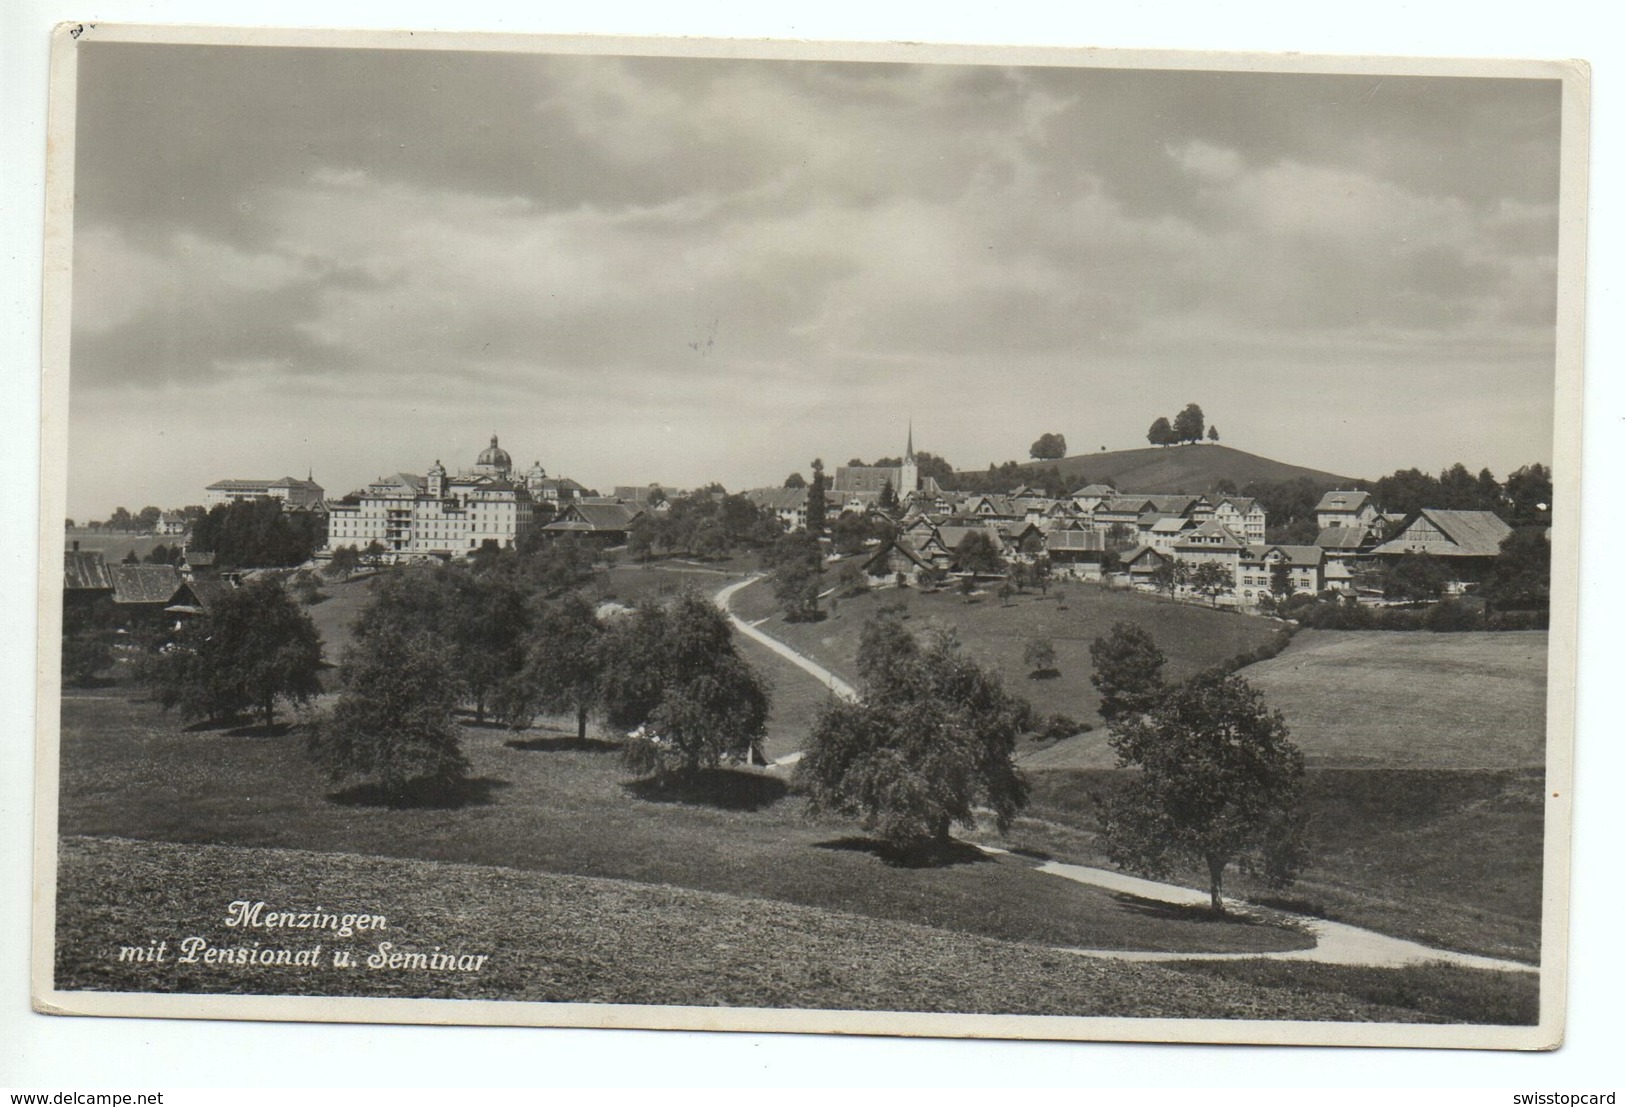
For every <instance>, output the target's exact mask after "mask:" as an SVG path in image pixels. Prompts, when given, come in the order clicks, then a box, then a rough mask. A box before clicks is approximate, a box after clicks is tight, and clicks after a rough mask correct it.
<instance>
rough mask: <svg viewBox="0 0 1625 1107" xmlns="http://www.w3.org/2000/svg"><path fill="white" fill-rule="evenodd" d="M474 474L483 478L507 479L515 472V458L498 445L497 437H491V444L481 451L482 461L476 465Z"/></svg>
mask: <svg viewBox="0 0 1625 1107" xmlns="http://www.w3.org/2000/svg"><path fill="white" fill-rule="evenodd" d="M474 472H476V473H478V474H479V475H480V476H482V477H506V476H507V475H508V474H509V473H511V472H513V458H511V457H509V456H508V451H507V450H504V449H503V448H502V447H501V446H498V445H497V436H496V435H494V434H493V435H492V436H491V444H490V445H489V446H487V447H486V448H485V449H483V450H481V451H480V459H479V460H478V461H476V462H475V463H474Z"/></svg>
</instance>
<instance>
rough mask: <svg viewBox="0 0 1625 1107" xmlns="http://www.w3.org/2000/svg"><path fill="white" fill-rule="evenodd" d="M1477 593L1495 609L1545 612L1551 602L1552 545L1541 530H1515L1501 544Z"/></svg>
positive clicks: (1532, 528)
mask: <svg viewBox="0 0 1625 1107" xmlns="http://www.w3.org/2000/svg"><path fill="white" fill-rule="evenodd" d="M1480 591H1481V592H1482V593H1483V594H1484V597H1485V599H1487V600H1488V601H1489V602H1490V603H1493V604H1494V605H1495V606H1496V607H1499V608H1502V609H1506V610H1517V611H1544V610H1546V609H1547V608H1548V607H1550V606H1551V602H1552V543H1551V539H1549V538H1547V537H1546V530H1545V528H1544V527H1527V528H1524V529H1523V530H1515V531H1513V532H1512V533H1511V534H1509V535H1507V536H1506V538H1504V539H1503V540H1502V541H1501V552H1500V554H1499V555H1498V556H1497V557H1496V559H1495V561H1494V562H1493V563H1492V564H1491V565H1490V571H1489V575H1488V577H1487V578H1486V579H1485V581H1484V583H1483V585H1482V586H1481V588H1480Z"/></svg>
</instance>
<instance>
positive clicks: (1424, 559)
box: [1382, 553, 1450, 603]
mask: <svg viewBox="0 0 1625 1107" xmlns="http://www.w3.org/2000/svg"><path fill="white" fill-rule="evenodd" d="M1449 580H1450V570H1449V569H1447V568H1446V567H1445V564H1444V562H1442V561H1440V560H1439V559H1438V558H1437V557H1434V556H1433V555H1432V554H1430V553H1402V554H1400V555H1399V556H1398V557H1397V558H1394V559H1393V560H1391V561H1389V562H1388V563H1387V564H1386V565H1385V566H1384V567H1383V574H1382V594H1383V596H1385V597H1386V598H1388V599H1390V600H1402V601H1404V602H1406V603H1423V602H1425V601H1427V600H1436V599H1438V598H1439V597H1440V596H1442V595H1444V586H1445V585H1446V584H1447V583H1448V582H1449Z"/></svg>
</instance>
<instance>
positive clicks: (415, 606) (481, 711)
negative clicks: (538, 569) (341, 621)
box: [355, 565, 528, 722]
mask: <svg viewBox="0 0 1625 1107" xmlns="http://www.w3.org/2000/svg"><path fill="white" fill-rule="evenodd" d="M527 591H528V589H527V586H526V583H525V582H524V580H523V579H522V578H521V577H520V576H518V575H517V573H509V572H496V571H492V572H483V573H479V572H475V571H473V569H472V567H469V566H459V565H436V566H432V567H423V568H413V569H408V570H402V571H397V572H395V573H391V574H389V575H388V576H386V577H383V578H381V579H380V580H379V582H378V584H377V586H376V587H375V589H374V592H373V599H372V602H371V603H370V604H368V605H367V608H366V610H364V611H363V612H362V613H361V617H360V618H359V619H357V620H356V626H355V633H356V636H357V637H358V638H366V637H368V636H370V635H372V634H375V633H378V632H379V631H380V630H381V629H383V628H386V627H390V626H393V627H396V628H398V629H400V630H401V631H402V632H403V633H422V634H429V635H432V636H435V637H437V638H438V639H440V640H441V641H442V642H444V643H445V646H446V649H447V650H448V652H449V654H450V656H451V658H452V662H453V667H452V672H453V682H454V685H455V690H456V693H457V696H458V698H459V699H461V700H463V701H465V702H467V703H468V704H469V705H470V706H472V707H473V708H474V717H475V721H477V722H484V721H485V711H486V708H487V707H488V706H490V699H491V696H492V694H493V693H494V692H495V691H496V690H497V689H498V688H499V687H501V686H502V685H503V684H504V683H505V682H506V681H507V680H508V679H509V678H510V677H511V676H512V675H513V674H514V673H516V672H517V671H518V670H519V667H520V664H521V662H522V661H523V658H524V645H523V643H524V638H525V633H526V631H527V629H528V612H527V609H526V606H525V596H526V593H527Z"/></svg>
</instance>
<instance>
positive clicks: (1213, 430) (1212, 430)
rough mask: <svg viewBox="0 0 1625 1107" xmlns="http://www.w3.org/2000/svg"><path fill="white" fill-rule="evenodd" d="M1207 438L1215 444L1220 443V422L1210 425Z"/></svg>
mask: <svg viewBox="0 0 1625 1107" xmlns="http://www.w3.org/2000/svg"><path fill="white" fill-rule="evenodd" d="M1207 440H1208V441H1209V442H1212V443H1213V444H1214V445H1218V443H1219V424H1217V423H1214V424H1213V425H1212V426H1211V427H1209V428H1208V429H1207Z"/></svg>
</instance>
